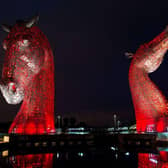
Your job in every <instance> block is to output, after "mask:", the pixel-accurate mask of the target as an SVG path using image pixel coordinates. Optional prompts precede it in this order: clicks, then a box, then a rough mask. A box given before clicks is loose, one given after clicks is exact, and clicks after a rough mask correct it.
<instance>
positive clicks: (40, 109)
mask: <svg viewBox="0 0 168 168" xmlns="http://www.w3.org/2000/svg"><path fill="white" fill-rule="evenodd" d="M45 57H46V60H45V62H44V65H43V67H42V68H41V70H40V72H39V73H38V74H37V75H35V76H34V77H33V79H32V80H31V81H30V83H29V85H28V87H27V88H26V92H25V98H24V100H23V104H22V107H21V109H20V111H21V112H24V113H25V112H26V114H27V115H32V114H33V113H36V114H37V115H38V114H42V115H45V114H46V113H47V115H53V112H54V65H53V64H54V63H53V56H52V53H49V52H47V53H45Z"/></svg>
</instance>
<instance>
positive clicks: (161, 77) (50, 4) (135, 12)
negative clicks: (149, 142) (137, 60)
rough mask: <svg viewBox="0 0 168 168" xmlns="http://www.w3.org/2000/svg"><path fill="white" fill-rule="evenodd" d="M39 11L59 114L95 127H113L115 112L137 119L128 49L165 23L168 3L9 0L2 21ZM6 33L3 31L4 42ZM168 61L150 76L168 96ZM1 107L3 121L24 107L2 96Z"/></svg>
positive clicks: (127, 119) (144, 0)
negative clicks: (51, 59) (50, 57)
mask: <svg viewBox="0 0 168 168" xmlns="http://www.w3.org/2000/svg"><path fill="white" fill-rule="evenodd" d="M37 13H39V15H40V20H39V23H38V26H39V27H40V29H41V30H42V31H43V32H44V33H45V35H46V36H47V37H48V39H49V41H50V44H51V46H52V49H53V52H54V59H55V81H56V101H55V113H56V114H60V115H63V116H74V117H76V118H77V119H78V120H81V121H85V122H86V123H88V124H89V125H94V126H95V125H98V126H111V125H112V124H113V123H112V118H113V114H114V113H116V114H117V115H119V119H120V120H121V122H122V123H125V122H130V121H134V110H133V105H132V101H131V95H130V91H129V85H128V69H129V64H130V60H128V59H126V58H125V56H124V52H126V51H130V52H135V51H136V49H137V48H138V47H139V45H141V44H143V43H144V42H147V41H150V40H152V39H153V38H154V37H155V36H156V35H158V34H159V33H160V32H161V31H162V30H163V29H164V28H165V27H166V25H167V24H168V2H167V3H163V1H162V3H161V2H159V1H156V2H155V1H147V0H141V1H140V0H139V1H135V0H134V1H133V0H132V1H130V0H126V1H124V0H101V1H100V0H47V1H44V0H29V1H23V0H17V1H16V0H15V1H14V0H13V1H8V0H6V1H3V2H1V5H0V23H8V24H14V23H15V20H17V19H25V18H30V17H31V16H33V15H34V14H37ZM5 36H6V34H5V33H4V32H3V31H2V30H1V31H0V42H2V40H3V38H4V37H5ZM0 48H1V49H0V52H1V59H0V61H1V62H2V60H3V58H4V52H3V51H2V47H0ZM167 60H168V59H167V56H166V57H165V60H164V62H163V64H162V66H161V67H160V68H159V69H158V70H157V71H156V72H155V73H153V74H152V75H150V76H151V78H152V80H154V82H155V83H156V84H157V85H158V86H159V87H160V88H161V90H162V91H163V92H164V94H165V95H167V97H168V79H167V76H166V75H167V71H168V61H167ZM0 69H2V63H1V67H0ZM0 108H1V112H0V122H6V121H11V120H13V118H14V117H15V115H16V113H17V111H18V109H19V106H13V105H8V104H7V103H5V100H4V99H3V97H2V95H0Z"/></svg>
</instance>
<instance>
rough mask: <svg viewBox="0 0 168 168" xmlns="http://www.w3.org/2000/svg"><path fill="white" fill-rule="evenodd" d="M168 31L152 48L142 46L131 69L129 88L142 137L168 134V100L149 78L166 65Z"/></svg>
mask: <svg viewBox="0 0 168 168" xmlns="http://www.w3.org/2000/svg"><path fill="white" fill-rule="evenodd" d="M167 31H168V30H167V29H166V30H165V31H163V32H162V33H161V34H160V35H159V36H157V37H156V38H154V39H153V40H152V41H151V42H149V43H148V44H144V45H143V46H140V48H139V49H138V50H137V52H136V53H135V54H134V55H133V59H132V62H131V65H130V69H129V85H130V89H131V94H132V99H133V104H134V109H135V115H136V128H137V131H138V132H139V133H140V132H141V133H142V132H164V131H166V130H167V129H166V128H167V126H168V125H167V123H168V122H166V120H167V117H166V114H167V112H168V111H167V110H168V109H167V100H166V98H165V96H164V95H163V94H162V92H161V91H160V90H159V89H158V87H157V86H156V85H155V84H154V83H153V82H152V81H151V80H150V78H149V76H148V73H151V72H154V71H155V70H156V69H157V68H158V67H159V66H160V64H161V63H162V61H163V57H164V55H165V53H166V51H167V49H168V33H167Z"/></svg>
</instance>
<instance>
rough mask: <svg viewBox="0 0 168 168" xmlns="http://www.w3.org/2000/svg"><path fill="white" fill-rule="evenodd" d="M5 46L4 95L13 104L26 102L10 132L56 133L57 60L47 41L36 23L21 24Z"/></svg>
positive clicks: (12, 31) (6, 40)
mask: <svg viewBox="0 0 168 168" xmlns="http://www.w3.org/2000/svg"><path fill="white" fill-rule="evenodd" d="M34 21H35V19H34ZM27 25H28V26H27ZM3 47H4V49H5V50H6V52H5V61H4V65H3V71H2V80H1V84H0V89H1V92H2V94H3V96H4V98H5V99H6V101H7V102H8V103H10V104H18V103H20V102H21V101H23V102H22V105H21V108H20V110H19V112H18V113H17V116H16V117H15V119H14V121H13V123H12V124H11V126H10V129H9V133H14V134H48V133H51V132H55V126H54V61H53V53H52V50H51V47H50V45H49V42H48V40H47V38H46V37H45V35H44V34H43V33H42V32H41V31H40V29H39V28H38V27H36V26H34V25H33V20H31V23H29V24H26V23H25V22H17V23H16V24H15V25H14V26H13V27H12V28H11V29H10V32H9V34H8V36H7V37H6V39H5V40H4V42H3Z"/></svg>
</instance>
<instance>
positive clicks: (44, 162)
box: [9, 153, 53, 168]
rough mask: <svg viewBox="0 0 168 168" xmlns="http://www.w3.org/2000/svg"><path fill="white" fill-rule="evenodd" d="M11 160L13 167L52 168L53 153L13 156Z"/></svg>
mask: <svg viewBox="0 0 168 168" xmlns="http://www.w3.org/2000/svg"><path fill="white" fill-rule="evenodd" d="M9 161H10V163H11V165H12V166H13V168H52V167H53V154H52V153H44V154H28V155H16V156H11V157H10V158H9Z"/></svg>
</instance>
